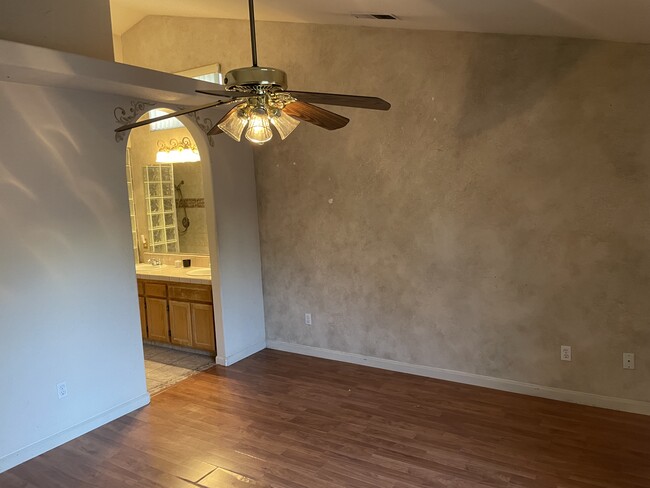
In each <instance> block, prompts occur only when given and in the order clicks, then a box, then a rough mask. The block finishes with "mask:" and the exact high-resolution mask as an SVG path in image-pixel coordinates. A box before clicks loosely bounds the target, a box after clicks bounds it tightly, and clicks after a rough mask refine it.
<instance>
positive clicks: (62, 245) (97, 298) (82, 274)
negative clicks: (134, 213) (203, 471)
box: [0, 82, 149, 472]
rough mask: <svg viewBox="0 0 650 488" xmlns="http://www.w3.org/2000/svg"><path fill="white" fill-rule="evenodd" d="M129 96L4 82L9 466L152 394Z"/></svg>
mask: <svg viewBox="0 0 650 488" xmlns="http://www.w3.org/2000/svg"><path fill="white" fill-rule="evenodd" d="M129 103H130V101H129V100H128V99H126V98H124V97H119V96H114V95H107V94H100V93H91V92H84V91H78V90H66V89H58V88H46V87H41V86H34V85H23V84H17V83H5V82H2V83H0V126H1V127H2V131H0V147H2V148H3V150H2V155H0V392H2V394H0V472H2V471H3V470H6V469H8V468H10V467H12V466H13V465H15V464H18V463H20V462H22V461H24V460H26V459H29V458H30V457H33V456H34V455H37V454H40V453H41V452H44V451H45V450H47V449H49V448H52V447H54V446H56V445H58V444H60V443H62V442H65V441H67V440H69V439H70V438H73V437H75V436H77V435H80V434H82V433H84V432H86V431H88V430H90V429H92V428H94V427H96V426H98V425H101V424H103V423H105V422H107V421H110V420H112V419H114V418H117V417H119V416H121V415H123V414H125V413H127V412H129V411H131V410H133V409H135V408H138V407H140V406H142V405H144V404H146V403H148V401H149V396H148V394H147V392H146V385H145V376H144V360H143V351H142V345H141V341H140V325H139V310H138V301H137V300H138V299H137V289H136V279H135V273H134V269H133V256H132V251H131V230H130V223H129V209H128V197H127V189H126V183H125V170H124V151H125V142H121V143H117V142H116V141H115V138H114V134H113V129H114V126H115V121H114V118H113V109H114V108H115V107H116V106H118V105H119V106H128V104H129ZM64 381H65V382H66V383H67V387H68V396H67V397H66V398H64V399H61V400H59V399H58V397H57V389H56V385H57V383H59V382H64Z"/></svg>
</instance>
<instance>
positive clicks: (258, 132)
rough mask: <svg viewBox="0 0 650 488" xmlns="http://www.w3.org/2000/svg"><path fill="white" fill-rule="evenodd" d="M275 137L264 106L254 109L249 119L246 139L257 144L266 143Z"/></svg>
mask: <svg viewBox="0 0 650 488" xmlns="http://www.w3.org/2000/svg"><path fill="white" fill-rule="evenodd" d="M272 137H273V132H271V124H269V116H268V114H267V113H266V110H265V109H264V108H263V107H257V108H255V109H253V110H252V111H251V113H250V115H249V119H248V130H247V131H246V139H248V140H249V141H251V142H253V143H255V144H264V143H265V142H267V141H270V140H271V138H272Z"/></svg>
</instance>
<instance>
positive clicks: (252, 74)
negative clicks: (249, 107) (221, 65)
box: [224, 66, 287, 91]
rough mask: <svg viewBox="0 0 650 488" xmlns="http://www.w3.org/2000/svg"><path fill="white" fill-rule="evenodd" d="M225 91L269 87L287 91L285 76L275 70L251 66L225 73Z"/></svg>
mask: <svg viewBox="0 0 650 488" xmlns="http://www.w3.org/2000/svg"><path fill="white" fill-rule="evenodd" d="M224 83H225V84H226V89H227V90H233V91H236V90H237V88H238V87H243V88H247V87H253V86H262V87H264V86H271V87H278V88H281V89H282V90H286V89H287V74H286V73H285V72H284V71H282V70H280V69H276V68H265V67H262V66H252V67H250V68H237V69H233V70H232V71H228V73H226V77H225V79H224Z"/></svg>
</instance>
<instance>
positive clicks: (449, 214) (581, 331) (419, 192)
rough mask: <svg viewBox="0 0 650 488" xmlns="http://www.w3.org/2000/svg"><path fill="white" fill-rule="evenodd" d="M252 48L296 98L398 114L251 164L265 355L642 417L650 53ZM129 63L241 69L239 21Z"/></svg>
mask: <svg viewBox="0 0 650 488" xmlns="http://www.w3.org/2000/svg"><path fill="white" fill-rule="evenodd" d="M161 32H164V33H165V35H164V36H161V35H160V33H161ZM258 42H259V46H260V49H259V55H260V61H261V64H266V65H271V66H275V67H278V68H281V69H285V70H286V71H287V72H288V73H289V82H290V84H291V86H292V87H294V88H297V89H303V90H314V91H316V90H329V91H334V92H340V93H358V94H368V95H378V96H381V97H384V98H386V99H387V100H389V101H390V102H391V103H392V104H393V108H392V110H391V111H390V112H388V113H381V112H371V111H361V110H355V109H345V108H341V109H337V110H336V111H338V112H340V113H342V114H344V115H347V116H349V117H351V119H352V122H351V123H350V124H349V125H348V126H347V127H346V128H345V129H343V130H340V131H338V132H327V131H324V130H321V129H318V128H316V127H313V126H308V125H307V124H301V126H300V127H299V128H298V129H297V130H296V132H295V133H294V134H293V135H292V136H291V137H290V138H289V139H287V140H286V141H285V142H283V143H279V141H277V140H274V141H272V143H270V144H268V145H266V146H264V147H263V148H261V149H258V150H256V153H255V157H256V168H257V185H258V201H259V214H260V232H261V239H262V260H263V277H264V299H265V308H266V326H267V336H268V339H270V340H280V341H286V342H293V343H299V344H306V345H310V346H317V347H324V348H329V349H335V350H340V351H348V352H353V353H360V354H366V355H370V356H376V357H381V358H390V359H394V360H399V361H405V362H409V363H415V364H422V365H430V366H436V367H441V368H447V369H452V370H458V371H465V372H469V373H478V374H483V375H490V376H495V377H499V378H507V379H512V380H518V381H525V382H530V383H536V384H540V385H547V386H554V387H561V388H568V389H572V390H578V391H585V392H592V393H598V394H604V395H611V396H618V397H623V398H630V399H638V400H646V401H648V400H650V390H649V389H648V384H649V382H650V360H649V358H648V356H649V355H650V347H649V345H650V327H649V326H648V319H649V318H650V299H648V296H650V258H649V257H648V256H649V255H648V251H649V244H650V243H649V238H650V205H649V201H648V191H649V190H650V174H649V171H648V169H649V165H650V115H649V114H650V97H649V96H648V86H650V46H643V45H629V44H616V43H606V42H595V41H578V40H567V39H554V38H534V37H519V36H497V35H479V34H460V33H441V32H417V31H399V30H389V29H369V28H365V29H360V28H349V27H334V26H315V25H298V24H279V23H261V24H260V26H259V32H258ZM123 45H124V46H123V47H124V59H125V62H127V63H132V64H138V65H143V66H148V67H152V68H156V69H161V70H165V71H178V70H182V69H188V68H192V67H194V66H200V65H204V64H208V63H214V62H221V63H222V64H223V66H224V69H226V70H227V69H230V68H233V67H236V66H243V65H248V64H249V63H250V61H249V53H248V39H247V29H246V24H245V23H244V22H238V21H220V20H196V19H194V20H193V19H174V18H148V19H145V20H144V21H143V22H141V23H140V24H138V25H137V26H136V27H135V28H134V29H132V30H131V31H129V32H127V33H126V34H125V35H124V36H123ZM305 312H311V313H312V314H313V320H314V325H313V326H312V327H311V328H308V327H305V326H304V325H303V318H304V313H305ZM561 344H570V345H572V346H573V348H574V361H573V362H571V363H567V362H561V361H560V360H559V349H560V345H561ZM624 351H632V352H636V354H637V369H636V370H635V371H623V369H622V356H621V354H622V352H624Z"/></svg>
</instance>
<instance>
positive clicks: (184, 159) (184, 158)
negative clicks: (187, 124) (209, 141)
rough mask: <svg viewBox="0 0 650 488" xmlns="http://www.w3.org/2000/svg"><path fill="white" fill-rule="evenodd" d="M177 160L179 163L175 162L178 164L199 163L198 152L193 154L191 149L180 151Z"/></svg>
mask: <svg viewBox="0 0 650 488" xmlns="http://www.w3.org/2000/svg"><path fill="white" fill-rule="evenodd" d="M178 158H179V160H180V161H177V162H179V163H196V162H197V161H201V158H200V156H199V153H198V151H197V152H194V151H193V150H192V149H188V148H185V149H183V150H182V151H180V155H179V156H178Z"/></svg>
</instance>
